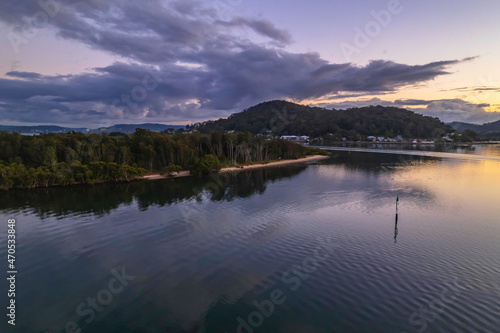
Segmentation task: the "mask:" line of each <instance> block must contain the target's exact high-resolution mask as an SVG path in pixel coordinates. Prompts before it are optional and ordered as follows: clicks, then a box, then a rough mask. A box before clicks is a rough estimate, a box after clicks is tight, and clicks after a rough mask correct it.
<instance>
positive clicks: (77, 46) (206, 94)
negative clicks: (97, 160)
mask: <svg viewBox="0 0 500 333" xmlns="http://www.w3.org/2000/svg"><path fill="white" fill-rule="evenodd" d="M498 13H500V2H498V1H491V0H479V1H456V0H455V1H452V0H439V1H436V0H432V1H431V0H418V1H416V0H413V1H411V0H401V1H398V0H390V1H387V0H371V1H367V0H358V1H331V0H328V1H327V0H314V1H307V2H306V1H298V0H287V1H283V0H268V1H261V0H253V1H250V0H213V1H212V0H211V1H190V0H184V1H160V0H152V1H143V2H142V1H141V2H138V1H124V0H123V1H122V0H107V1H105V0H102V1H101V0H86V1H85V0H82V1H76V0H61V1H56V0H42V1H40V2H38V1H19V0H4V1H2V2H1V3H0V31H1V33H0V59H1V62H0V124H1V125H34V124H56V125H62V126H78V127H82V126H86V127H99V126H107V125H111V124H116V123H144V122H158V123H169V124H186V123H190V122H198V121H203V120H207V119H213V118H219V117H225V116H228V115H229V114H231V113H233V112H238V111H241V110H243V109H245V108H248V107H250V106H252V105H255V104H257V103H260V102H263V101H267V100H272V99H287V100H290V101H295V102H298V103H303V104H309V105H318V106H322V107H327V108H348V107H354V106H364V105H394V106H398V107H404V108H408V109H411V110H415V111H417V112H419V113H422V114H426V115H431V116H435V117H439V118H440V119H441V120H443V121H445V122H450V121H454V120H456V121H465V122H473V123H484V122H491V121H496V120H499V119H500V112H499V111H500V66H499V59H500V45H499V43H498V34H499V32H500V20H498Z"/></svg>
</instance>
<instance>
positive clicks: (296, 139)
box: [280, 135, 309, 142]
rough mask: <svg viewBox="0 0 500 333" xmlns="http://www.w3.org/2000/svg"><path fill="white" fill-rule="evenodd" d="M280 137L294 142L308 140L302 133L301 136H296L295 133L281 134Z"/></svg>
mask: <svg viewBox="0 0 500 333" xmlns="http://www.w3.org/2000/svg"><path fill="white" fill-rule="evenodd" d="M280 139H282V140H288V141H295V142H305V141H309V137H308V136H306V135H302V136H297V135H283V136H282V137H281V138H280Z"/></svg>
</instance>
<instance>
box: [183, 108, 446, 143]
mask: <svg viewBox="0 0 500 333" xmlns="http://www.w3.org/2000/svg"><path fill="white" fill-rule="evenodd" d="M189 128H190V129H191V128H194V129H198V130H200V131H201V132H205V133H207V132H210V131H214V130H219V131H249V132H251V133H253V134H259V133H260V134H273V135H308V136H311V137H319V136H323V135H326V134H332V135H333V136H335V137H339V136H340V137H344V136H345V137H348V139H356V138H358V137H360V136H369V135H374V136H387V137H395V136H397V135H401V136H404V137H406V138H431V137H438V136H440V135H442V134H444V133H446V132H448V131H451V130H452V129H451V127H449V126H447V125H445V124H444V123H442V122H441V121H440V120H439V119H438V118H432V117H428V116H423V115H420V114H417V113H414V112H412V111H408V110H405V109H400V108H395V107H383V106H369V107H362V108H352V109H347V110H335V109H332V110H329V109H324V108H318V107H309V106H305V105H300V104H295V103H290V102H286V101H271V102H265V103H261V104H258V105H256V106H253V107H251V108H249V109H247V110H245V111H243V112H240V113H235V114H232V115H231V116H229V117H228V118H226V119H223V118H221V119H219V120H216V121H207V122H204V123H198V124H195V125H194V126H192V127H189Z"/></svg>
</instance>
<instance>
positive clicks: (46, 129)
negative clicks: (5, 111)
mask: <svg viewBox="0 0 500 333" xmlns="http://www.w3.org/2000/svg"><path fill="white" fill-rule="evenodd" d="M136 128H142V129H147V130H150V131H153V132H161V131H164V130H167V129H169V128H173V129H174V130H177V129H179V128H186V126H179V125H163V124H119V125H113V126H110V127H100V128H97V129H89V128H73V127H61V126H53V125H39V126H5V125H3V126H2V125H0V131H9V132H18V133H22V134H33V135H34V134H40V133H69V132H72V131H75V132H82V133H111V132H122V133H132V132H135V129H136Z"/></svg>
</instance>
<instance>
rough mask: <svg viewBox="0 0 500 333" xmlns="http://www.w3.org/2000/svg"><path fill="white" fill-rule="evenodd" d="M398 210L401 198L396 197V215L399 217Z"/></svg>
mask: <svg viewBox="0 0 500 333" xmlns="http://www.w3.org/2000/svg"><path fill="white" fill-rule="evenodd" d="M398 208H399V196H397V197H396V215H398Z"/></svg>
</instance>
